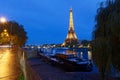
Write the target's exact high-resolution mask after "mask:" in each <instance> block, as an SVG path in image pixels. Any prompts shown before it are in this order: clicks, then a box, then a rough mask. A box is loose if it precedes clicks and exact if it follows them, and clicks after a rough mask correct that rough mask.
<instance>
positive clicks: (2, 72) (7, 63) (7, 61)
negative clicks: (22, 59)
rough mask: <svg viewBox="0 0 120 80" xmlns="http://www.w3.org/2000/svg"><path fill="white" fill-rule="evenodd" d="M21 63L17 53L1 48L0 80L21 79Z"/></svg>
mask: <svg viewBox="0 0 120 80" xmlns="http://www.w3.org/2000/svg"><path fill="white" fill-rule="evenodd" d="M20 72H21V70H20V64H19V59H18V57H17V53H15V52H13V51H12V50H10V49H0V80H19V75H20Z"/></svg>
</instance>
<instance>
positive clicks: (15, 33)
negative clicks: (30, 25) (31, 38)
mask: <svg viewBox="0 0 120 80" xmlns="http://www.w3.org/2000/svg"><path fill="white" fill-rule="evenodd" d="M0 26H1V27H0V33H2V32H3V30H4V29H6V30H7V32H8V34H9V44H13V45H17V46H23V45H24V44H25V42H26V40H27V32H26V31H25V30H24V28H23V26H22V25H19V24H18V23H17V22H13V21H9V22H7V23H5V24H4V25H3V24H0ZM3 38H5V37H0V42H1V44H5V42H3ZM7 43H8V41H7Z"/></svg>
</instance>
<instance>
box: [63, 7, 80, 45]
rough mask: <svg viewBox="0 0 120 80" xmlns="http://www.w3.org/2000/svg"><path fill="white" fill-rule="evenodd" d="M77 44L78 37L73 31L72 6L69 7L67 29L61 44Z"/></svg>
mask: <svg viewBox="0 0 120 80" xmlns="http://www.w3.org/2000/svg"><path fill="white" fill-rule="evenodd" d="M78 44H79V41H78V38H77V36H76V33H75V31H74V23H73V13H72V8H71V9H70V20H69V30H68V34H67V37H66V39H65V41H64V43H63V44H62V46H70V47H73V46H76V45H78Z"/></svg>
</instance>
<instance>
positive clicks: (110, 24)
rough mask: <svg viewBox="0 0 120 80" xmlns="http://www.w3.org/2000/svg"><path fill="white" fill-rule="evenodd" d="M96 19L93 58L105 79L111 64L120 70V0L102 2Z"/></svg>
mask: <svg viewBox="0 0 120 80" xmlns="http://www.w3.org/2000/svg"><path fill="white" fill-rule="evenodd" d="M95 19H96V25H95V30H94V31H93V43H92V51H93V59H94V61H95V63H96V65H97V66H98V68H99V71H100V73H101V75H102V80H104V79H105V75H106V74H108V73H109V70H110V67H111V65H113V66H114V67H115V68H116V69H117V70H118V71H120V67H119V66H120V62H119V61H120V53H119V49H120V45H119V44H120V0H107V4H105V5H103V4H101V6H100V8H99V9H98V12H97V15H96V18H95Z"/></svg>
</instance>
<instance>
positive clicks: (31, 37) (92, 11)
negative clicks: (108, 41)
mask: <svg viewBox="0 0 120 80" xmlns="http://www.w3.org/2000/svg"><path fill="white" fill-rule="evenodd" d="M102 1H105V0H0V17H1V16H4V17H6V18H7V19H8V20H13V21H16V22H18V23H19V24H22V25H24V28H25V30H26V31H27V33H28V41H27V44H45V43H63V42H64V40H65V38H66V35H67V32H68V27H69V10H70V8H71V7H72V9H73V20H74V27H75V32H76V34H77V37H78V38H79V40H83V39H87V40H91V39H92V31H93V28H94V25H95V19H94V18H95V15H96V10H97V8H98V7H99V5H100V2H102Z"/></svg>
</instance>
